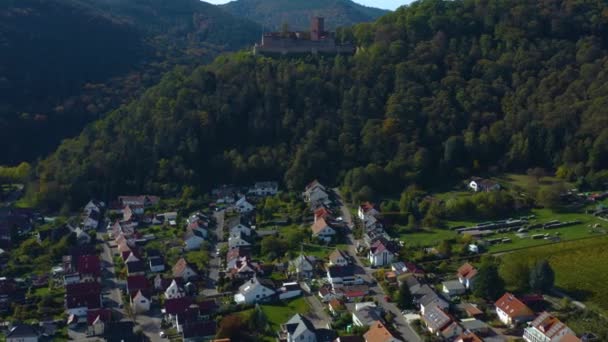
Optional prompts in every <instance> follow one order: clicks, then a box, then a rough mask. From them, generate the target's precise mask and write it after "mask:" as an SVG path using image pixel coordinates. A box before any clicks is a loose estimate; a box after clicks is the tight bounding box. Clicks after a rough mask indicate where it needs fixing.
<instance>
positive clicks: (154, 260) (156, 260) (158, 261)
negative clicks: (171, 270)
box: [148, 256, 165, 273]
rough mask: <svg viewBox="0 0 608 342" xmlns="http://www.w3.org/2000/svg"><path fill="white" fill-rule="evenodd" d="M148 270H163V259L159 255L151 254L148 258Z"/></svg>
mask: <svg viewBox="0 0 608 342" xmlns="http://www.w3.org/2000/svg"><path fill="white" fill-rule="evenodd" d="M148 264H149V265H150V272H153V273H160V272H164V271H165V260H164V259H163V258H162V257H161V256H153V257H149V258H148Z"/></svg>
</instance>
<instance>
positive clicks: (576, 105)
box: [37, 0, 608, 208]
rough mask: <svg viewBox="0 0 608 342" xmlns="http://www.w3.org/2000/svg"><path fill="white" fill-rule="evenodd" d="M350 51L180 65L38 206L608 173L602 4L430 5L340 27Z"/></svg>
mask: <svg viewBox="0 0 608 342" xmlns="http://www.w3.org/2000/svg"><path fill="white" fill-rule="evenodd" d="M339 34H340V36H341V37H342V38H344V39H348V40H351V41H355V42H357V44H358V46H359V48H358V51H357V54H356V55H355V56H352V57H346V56H335V57H330V56H306V57H282V58H269V57H260V56H253V55H251V54H250V53H246V52H242V53H237V54H231V55H226V56H221V57H219V58H217V59H216V60H215V61H214V62H213V63H212V64H210V65H208V66H201V67H199V68H197V69H196V70H194V71H189V70H188V69H185V68H176V69H175V70H174V71H173V72H171V73H170V74H168V75H167V76H166V77H164V79H163V80H162V82H161V83H160V84H159V85H158V86H155V87H153V88H152V89H150V90H149V91H147V92H146V93H145V94H144V95H143V96H142V97H141V98H140V99H139V100H137V101H134V102H132V103H130V104H129V105H126V106H123V107H121V108H120V109H118V110H116V111H114V112H113V113H111V114H109V115H108V116H107V117H105V118H104V119H103V120H100V121H98V122H96V123H94V124H92V125H89V126H88V127H86V128H85V130H84V131H83V133H82V134H81V135H80V136H79V137H78V138H76V139H73V140H69V141H65V142H64V143H63V144H62V145H61V146H60V147H59V148H58V149H57V151H56V152H55V153H54V154H53V155H52V156H50V157H49V158H48V159H46V160H44V161H43V162H41V163H40V165H39V166H38V168H37V174H38V176H39V179H40V181H39V189H38V190H39V192H38V200H40V201H41V202H40V203H42V204H46V205H48V206H50V207H52V208H56V207H59V206H60V205H62V204H63V203H64V200H65V199H66V198H67V199H69V201H68V203H70V204H71V205H82V203H84V202H85V201H86V200H87V199H88V198H89V197H90V196H93V197H98V198H107V197H109V196H113V195H115V194H117V193H127V192H140V191H145V192H151V193H159V194H173V195H179V194H180V193H188V194H191V193H192V192H193V191H194V192H195V193H196V192H198V191H202V190H204V189H206V188H208V187H209V186H211V185H212V184H215V183H217V182H236V183H245V182H249V181H251V180H255V179H282V180H284V182H285V184H286V185H287V186H288V187H290V188H292V189H300V188H301V187H303V186H304V184H305V183H306V182H308V181H309V180H311V179H313V178H320V180H321V181H324V182H328V183H332V184H337V183H340V182H343V183H344V185H345V187H346V188H347V189H352V190H353V191H363V190H364V191H365V192H366V193H365V195H366V196H373V195H374V194H375V193H382V194H391V193H395V194H398V193H399V192H401V190H403V189H404V188H405V187H406V186H408V185H411V184H418V185H420V186H421V187H431V186H436V185H437V184H438V183H442V182H446V181H450V180H455V179H461V178H462V177H466V176H469V175H472V174H476V175H479V174H483V173H491V172H501V171H507V170H509V171H517V170H526V169H528V168H530V167H543V168H546V169H552V170H557V171H558V174H559V175H560V176H561V177H563V178H567V179H570V180H594V181H597V179H600V180H603V178H605V173H602V172H601V171H602V170H604V169H606V168H607V167H608V129H607V127H608V125H607V124H608V116H607V115H606V108H608V56H607V54H606V48H607V43H608V41H607V40H608V5H607V4H606V3H605V2H604V1H601V0H596V1H581V0H547V1H534V2H532V1H527V0H518V1H513V0H460V1H442V0H423V1H419V2H416V3H414V4H412V5H411V6H408V7H402V8H400V9H399V10H397V11H396V12H394V13H391V14H388V15H387V16H384V17H382V18H381V19H379V20H378V21H376V22H375V23H370V24H360V25H357V26H354V27H352V28H348V29H343V30H340V31H339Z"/></svg>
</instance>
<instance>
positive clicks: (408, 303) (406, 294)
mask: <svg viewBox="0 0 608 342" xmlns="http://www.w3.org/2000/svg"><path fill="white" fill-rule="evenodd" d="M397 306H398V307H399V309H402V310H406V309H412V308H413V307H414V298H413V297H412V293H411V292H410V288H409V286H408V285H407V282H405V281H403V282H401V286H399V293H398V295H397Z"/></svg>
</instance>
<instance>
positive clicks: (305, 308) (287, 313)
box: [260, 297, 310, 331]
mask: <svg viewBox="0 0 608 342" xmlns="http://www.w3.org/2000/svg"><path fill="white" fill-rule="evenodd" d="M260 308H261V309H262V312H264V315H266V317H267V318H268V323H269V324H270V329H271V330H272V331H278V330H279V328H280V325H281V324H284V323H285V322H287V320H289V319H290V318H291V316H293V315H295V314H297V313H299V314H302V315H305V314H307V313H308V312H309V311H310V306H309V305H308V303H307V302H306V299H304V298H303V297H300V298H298V299H295V300H292V301H291V302H289V303H286V304H281V305H260Z"/></svg>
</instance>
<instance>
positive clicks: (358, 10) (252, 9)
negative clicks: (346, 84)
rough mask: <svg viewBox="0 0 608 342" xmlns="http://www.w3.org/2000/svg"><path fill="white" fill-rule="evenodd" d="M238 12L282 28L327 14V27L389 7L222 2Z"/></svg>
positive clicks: (326, 0)
mask: <svg viewBox="0 0 608 342" xmlns="http://www.w3.org/2000/svg"><path fill="white" fill-rule="evenodd" d="M220 7H221V8H223V9H225V10H226V11H228V12H230V13H232V14H233V15H235V16H239V17H243V18H247V19H249V20H252V21H255V22H257V23H259V24H260V25H263V26H264V27H265V28H266V30H279V29H281V28H282V27H283V25H284V24H286V25H288V26H289V28H290V29H292V30H308V29H309V28H310V18H311V17H313V16H323V17H325V18H326V19H327V20H326V24H327V27H328V28H329V29H335V28H336V27H340V26H351V25H353V24H357V23H362V22H370V21H374V20H375V19H377V18H378V17H380V16H382V15H384V14H386V13H388V11H385V10H381V9H378V8H373V7H366V6H362V5H359V4H357V3H355V2H353V1H351V0H237V1H232V2H229V3H227V4H225V5H221V6H220Z"/></svg>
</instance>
